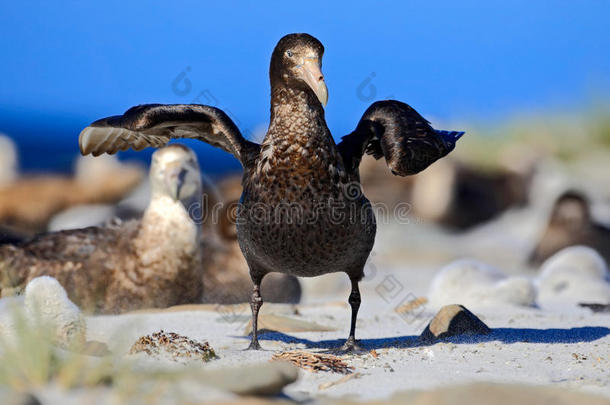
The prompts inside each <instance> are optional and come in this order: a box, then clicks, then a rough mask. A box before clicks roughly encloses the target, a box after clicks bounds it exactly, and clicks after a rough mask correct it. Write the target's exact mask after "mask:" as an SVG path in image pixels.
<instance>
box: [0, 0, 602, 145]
mask: <svg viewBox="0 0 610 405" xmlns="http://www.w3.org/2000/svg"><path fill="white" fill-rule="evenodd" d="M255 4H256V3H255V2H248V3H245V2H244V3H236V2H228V1H226V2H213V3H209V4H208V3H207V2H202V1H175V2H172V3H170V2H163V3H162V2H150V1H143V0H142V1H104V2H96V3H94V2H69V1H63V2H42V1H41V2H29V1H21V2H6V1H5V2H2V4H1V5H0V49H1V50H2V55H3V57H2V60H1V61H0V78H1V79H0V132H6V133H9V134H10V135H12V136H13V137H16V138H18V140H19V139H20V140H21V141H22V142H26V138H31V137H34V138H36V137H38V140H39V141H40V140H41V139H42V138H45V142H53V141H54V139H51V140H50V139H48V137H49V136H51V135H53V136H54V137H61V138H62V139H65V140H68V141H69V142H71V141H72V139H73V138H75V137H76V136H77V135H78V131H79V129H80V127H81V126H84V125H86V124H87V123H89V122H91V121H92V120H94V119H97V118H99V117H103V116H107V115H114V114H117V113H121V112H123V111H124V110H126V109H127V108H129V107H130V106H132V105H135V104H140V103H148V102H161V103H189V102H192V101H193V100H195V99H197V96H199V99H198V102H200V103H204V104H206V103H208V104H215V105H217V106H219V107H221V108H224V109H227V110H228V112H229V114H230V115H231V116H232V117H234V118H235V120H236V122H237V124H238V126H239V127H240V128H241V129H242V130H243V131H244V132H253V131H256V129H257V128H260V127H261V125H262V126H264V125H265V123H266V122H267V120H268V116H269V83H268V77H267V71H268V63H269V56H270V54H271V51H272V49H273V46H274V45H275V43H276V42H277V40H278V39H279V38H280V37H281V36H282V35H284V34H286V33H290V32H308V33H310V34H312V35H314V36H316V37H317V38H318V39H320V40H321V41H322V43H323V44H324V45H325V47H326V53H325V57H324V62H323V72H324V74H325V77H326V81H327V84H328V87H329V95H330V97H329V105H328V107H327V121H328V124H329V127H330V129H331V131H333V133H334V135H335V137H339V136H341V135H343V134H345V133H347V132H349V131H350V130H351V129H352V128H353V127H354V126H355V124H356V122H357V120H358V119H359V117H360V116H361V114H362V113H363V111H364V110H365V109H366V107H367V106H368V105H369V104H370V103H371V102H373V101H374V100H377V99H383V98H387V97H392V98H396V99H400V100H402V101H405V102H407V103H409V104H411V105H412V106H413V107H415V108H416V109H417V110H418V111H420V112H421V113H422V114H423V115H424V116H427V117H430V118H433V119H441V120H443V121H459V122H469V121H481V120H495V119H503V118H506V117H510V116H512V115H515V114H519V113H524V112H530V111H540V110H554V109H563V110H565V109H578V108H580V107H581V106H583V105H586V104H587V103H589V102H591V100H592V99H604V100H605V99H606V96H607V95H608V90H609V89H610V53H609V50H610V29H608V28H607V26H608V16H610V2H608V1H604V0H597V1H596V0H586V1H582V2H575V1H560V0H558V1H534V2H532V1H521V0H516V1H509V2H507V1H502V2H500V1H469V0H463V1H459V2H456V1H449V0H443V1H436V2H434V1H403V2H396V3H395V4H394V3H389V2H375V3H373V2H362V3H359V2H349V3H341V2H327V1H314V0H306V1H301V2H273V3H267V4H266V5H263V6H257V5H255ZM181 73H184V76H182V77H183V78H186V79H188V83H190V87H189V86H187V82H186V81H184V80H182V81H177V82H176V83H175V84H176V85H174V86H173V85H172V84H173V83H174V81H176V78H177V77H179V75H180V74H181ZM367 80H368V81H367ZM187 90H188V91H187ZM45 134H48V135H45ZM26 146H27V145H26Z"/></svg>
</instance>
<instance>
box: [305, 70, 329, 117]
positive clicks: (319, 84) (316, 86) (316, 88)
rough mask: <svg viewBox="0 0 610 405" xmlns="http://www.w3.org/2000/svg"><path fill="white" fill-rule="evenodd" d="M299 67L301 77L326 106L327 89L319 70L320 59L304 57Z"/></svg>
mask: <svg viewBox="0 0 610 405" xmlns="http://www.w3.org/2000/svg"><path fill="white" fill-rule="evenodd" d="M299 67H300V68H301V75H302V76H301V78H302V79H303V80H304V81H305V83H307V84H308V85H309V87H311V89H312V90H313V92H314V93H315V94H316V97H318V100H320V103H322V106H324V107H326V103H328V89H327V88H326V83H325V82H324V75H323V74H322V71H321V70H320V60H319V59H318V58H305V60H304V61H303V63H301V64H300V65H299Z"/></svg>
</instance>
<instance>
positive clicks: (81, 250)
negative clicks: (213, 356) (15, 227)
mask: <svg viewBox="0 0 610 405" xmlns="http://www.w3.org/2000/svg"><path fill="white" fill-rule="evenodd" d="M151 183H152V197H151V203H150V205H149V207H148V209H147V210H146V212H145V214H144V217H143V218H142V220H141V221H130V222H127V223H124V224H118V225H108V226H106V227H99V228H97V227H90V228H84V229H77V230H70V231H62V232H55V233H48V234H45V235H41V236H39V237H37V238H35V239H33V240H31V241H29V242H26V243H23V244H21V245H17V246H14V245H6V246H2V247H0V275H1V277H2V279H1V282H0V287H1V290H2V295H8V294H12V293H16V292H19V291H20V290H21V289H23V288H24V287H25V285H26V284H27V283H28V281H29V280H31V279H33V278H35V277H38V276H41V275H49V276H53V277H55V278H56V279H57V280H58V281H59V282H60V283H61V284H62V286H63V287H64V288H65V289H66V291H67V292H68V295H69V297H70V299H71V300H72V301H74V302H75V303H76V304H78V305H79V306H81V307H82V308H83V309H85V310H87V311H91V312H98V313H118V312H125V311H129V310H134V309H140V308H147V307H166V306H171V305H177V304H182V303H192V302H198V301H199V300H200V296H201V262H200V250H199V249H200V245H199V244H200V239H199V238H200V232H199V226H198V225H197V224H196V223H195V222H193V220H192V219H191V218H190V217H189V211H187V207H188V205H187V206H185V204H193V203H194V202H196V201H197V200H200V198H201V197H200V196H201V178H200V174H199V168H198V165H197V160H196V157H195V155H194V154H193V153H192V151H190V150H188V149H187V148H185V147H183V146H179V145H172V146H170V147H167V148H164V149H161V150H159V151H157V152H156V153H155V154H154V155H153V162H152V165H151Z"/></svg>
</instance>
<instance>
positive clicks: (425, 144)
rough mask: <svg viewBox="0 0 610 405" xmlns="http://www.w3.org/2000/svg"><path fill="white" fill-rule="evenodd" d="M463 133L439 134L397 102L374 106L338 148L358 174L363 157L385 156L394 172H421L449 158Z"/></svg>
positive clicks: (413, 111)
mask: <svg viewBox="0 0 610 405" xmlns="http://www.w3.org/2000/svg"><path fill="white" fill-rule="evenodd" d="M463 134H464V133H463V132H459V131H438V130H435V129H434V128H432V126H430V123H429V122H428V121H427V120H426V119H425V118H424V117H422V116H421V115H419V113H418V112H417V111H415V110H414V109H413V108H411V107H410V106H409V105H407V104H405V103H402V102H400V101H396V100H386V101H378V102H376V103H373V104H372V105H371V106H370V107H369V108H368V109H367V110H366V111H365V113H364V115H363V116H362V119H361V120H360V122H359V123H358V126H357V127H356V130H354V132H352V133H351V134H349V135H346V136H344V137H343V138H342V140H341V142H340V143H339V144H338V145H337V147H338V148H339V152H340V153H341V156H342V157H343V162H344V164H345V166H346V169H347V170H349V171H351V172H352V173H356V172H357V170H358V166H359V165H360V161H361V160H362V156H363V155H364V154H369V155H372V156H373V157H375V159H379V158H381V157H382V156H383V157H385V159H386V163H387V165H388V167H389V168H390V169H391V170H392V173H394V174H396V175H399V176H408V175H411V174H416V173H419V172H420V171H422V170H424V169H425V168H426V167H428V166H430V165H431V164H432V163H434V162H435V161H436V160H438V159H440V158H442V157H443V156H445V155H447V154H448V153H449V152H451V151H452V150H453V148H454V147H455V143H456V141H457V140H458V139H459V138H460V137H461V136H462V135H463Z"/></svg>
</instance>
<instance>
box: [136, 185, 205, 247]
mask: <svg viewBox="0 0 610 405" xmlns="http://www.w3.org/2000/svg"><path fill="white" fill-rule="evenodd" d="M197 209H201V202H200V201H199V204H197V202H196V203H194V204H192V205H189V206H188V207H187V206H185V204H184V202H182V201H176V200H174V199H173V198H170V197H169V196H167V195H163V194H157V195H155V193H153V195H152V197H151V201H150V204H149V206H148V208H147V209H146V212H145V213H144V217H143V218H142V226H141V228H140V232H139V235H138V236H139V238H140V239H145V240H148V241H150V240H159V242H161V241H162V240H165V242H164V243H160V244H159V245H160V246H163V244H165V243H167V241H171V243H172V244H174V245H181V246H183V247H184V248H185V249H187V250H191V249H194V248H195V247H196V246H197V245H198V243H199V239H200V236H201V229H200V228H201V227H200V226H199V225H198V224H200V222H198V219H197V218H194V215H193V213H194V212H195V211H196V210H197ZM168 235H172V236H171V237H168Z"/></svg>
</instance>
